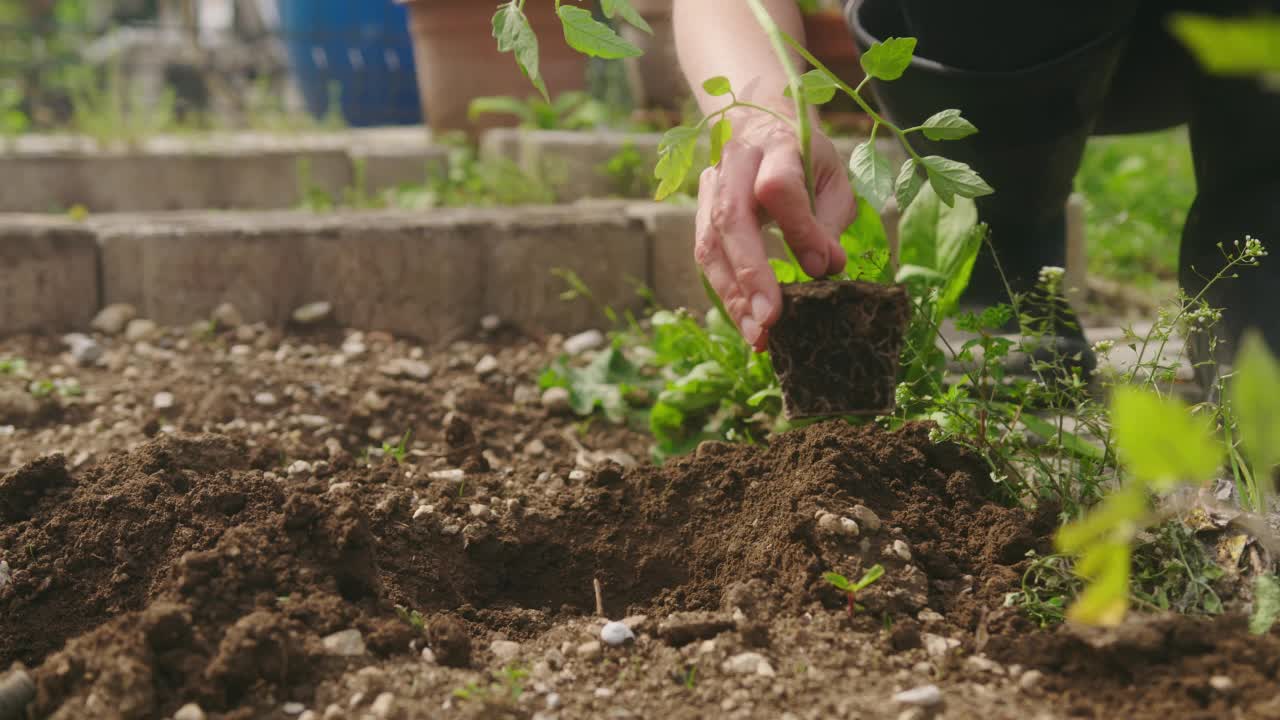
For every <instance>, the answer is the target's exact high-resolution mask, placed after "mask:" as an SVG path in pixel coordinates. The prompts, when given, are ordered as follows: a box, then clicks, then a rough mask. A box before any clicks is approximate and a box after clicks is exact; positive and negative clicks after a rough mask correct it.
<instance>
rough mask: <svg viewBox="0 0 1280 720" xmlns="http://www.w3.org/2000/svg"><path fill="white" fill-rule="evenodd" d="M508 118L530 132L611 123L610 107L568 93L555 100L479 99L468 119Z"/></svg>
mask: <svg viewBox="0 0 1280 720" xmlns="http://www.w3.org/2000/svg"><path fill="white" fill-rule="evenodd" d="M484 115H510V116H513V117H515V118H516V119H517V120H518V121H519V122H520V127H522V128H528V129H531V130H592V129H595V128H597V127H600V126H601V125H605V124H607V123H608V122H609V121H610V120H611V119H612V117H611V113H610V110H609V107H608V106H607V105H605V104H604V103H602V102H600V101H599V100H596V99H594V98H592V97H591V96H590V95H588V94H587V93H584V92H567V93H561V94H560V95H557V96H556V98H555V99H554V100H550V101H548V100H544V99H542V98H540V97H538V96H533V97H531V98H529V99H528V100H519V99H517V98H514V97H510V96H491V97H479V98H476V99H475V100H472V101H471V105H470V107H469V108H468V110H467V116H468V117H469V118H470V119H471V120H476V119H478V118H480V117H481V116H484Z"/></svg>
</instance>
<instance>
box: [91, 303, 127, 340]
mask: <svg viewBox="0 0 1280 720" xmlns="http://www.w3.org/2000/svg"><path fill="white" fill-rule="evenodd" d="M136 317H138V309H137V308H135V307H134V306H132V305H129V304H127V303H116V304H114V305H108V306H106V307H104V308H102V309H101V310H99V311H98V314H97V315H95V316H94V318H93V322H91V323H89V326H90V327H92V328H93V329H94V330H97V331H98V332H100V333H102V334H104V335H119V334H120V333H121V332H124V328H125V326H126V325H128V324H129V321H130V320H133V319H134V318H136Z"/></svg>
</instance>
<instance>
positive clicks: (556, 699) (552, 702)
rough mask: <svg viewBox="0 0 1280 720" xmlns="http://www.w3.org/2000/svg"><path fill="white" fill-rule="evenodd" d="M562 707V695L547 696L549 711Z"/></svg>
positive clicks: (552, 694) (551, 694)
mask: <svg viewBox="0 0 1280 720" xmlns="http://www.w3.org/2000/svg"><path fill="white" fill-rule="evenodd" d="M559 707H560V693H550V694H548V695H547V709H548V710H555V709H557V708H559Z"/></svg>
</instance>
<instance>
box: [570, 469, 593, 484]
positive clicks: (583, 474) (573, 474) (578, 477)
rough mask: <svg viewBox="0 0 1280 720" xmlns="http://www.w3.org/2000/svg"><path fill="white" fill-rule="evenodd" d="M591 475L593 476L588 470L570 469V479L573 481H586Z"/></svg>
mask: <svg viewBox="0 0 1280 720" xmlns="http://www.w3.org/2000/svg"><path fill="white" fill-rule="evenodd" d="M589 477H591V476H590V475H588V474H587V471H586V470H570V471H569V479H570V480H572V481H573V482H586V480H587V478H589Z"/></svg>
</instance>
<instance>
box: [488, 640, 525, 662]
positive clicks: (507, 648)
mask: <svg viewBox="0 0 1280 720" xmlns="http://www.w3.org/2000/svg"><path fill="white" fill-rule="evenodd" d="M489 652H492V653H493V656H494V657H495V658H497V659H498V660H500V661H502V662H506V661H508V660H512V659H514V658H515V657H516V656H517V655H519V654H520V643H518V642H512V641H510V640H494V641H493V644H492V645H490V646H489Z"/></svg>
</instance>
